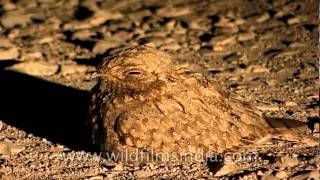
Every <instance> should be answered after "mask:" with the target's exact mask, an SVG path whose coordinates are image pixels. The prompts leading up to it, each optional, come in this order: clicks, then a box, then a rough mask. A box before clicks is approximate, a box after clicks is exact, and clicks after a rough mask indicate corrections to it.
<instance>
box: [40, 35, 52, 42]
mask: <svg viewBox="0 0 320 180" xmlns="http://www.w3.org/2000/svg"><path fill="white" fill-rule="evenodd" d="M52 41H54V38H53V37H52V36H45V37H43V38H42V39H40V40H39V41H38V42H39V44H46V43H47V44H48V43H51V42H52Z"/></svg>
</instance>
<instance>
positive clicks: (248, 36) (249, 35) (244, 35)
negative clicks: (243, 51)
mask: <svg viewBox="0 0 320 180" xmlns="http://www.w3.org/2000/svg"><path fill="white" fill-rule="evenodd" d="M255 37H256V34H255V33H253V32H248V33H240V34H239V35H238V41H240V42H244V41H250V40H253V39H254V38H255Z"/></svg>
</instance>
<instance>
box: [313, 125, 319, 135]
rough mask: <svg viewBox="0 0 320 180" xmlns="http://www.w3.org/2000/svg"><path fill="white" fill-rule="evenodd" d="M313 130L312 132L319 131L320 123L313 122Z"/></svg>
mask: <svg viewBox="0 0 320 180" xmlns="http://www.w3.org/2000/svg"><path fill="white" fill-rule="evenodd" d="M313 132H314V133H319V132H320V123H315V124H314V125H313Z"/></svg>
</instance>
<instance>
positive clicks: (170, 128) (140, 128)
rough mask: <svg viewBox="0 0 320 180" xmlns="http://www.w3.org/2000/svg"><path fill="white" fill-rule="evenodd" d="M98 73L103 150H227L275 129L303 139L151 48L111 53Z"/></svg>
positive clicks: (96, 101)
mask: <svg viewBox="0 0 320 180" xmlns="http://www.w3.org/2000/svg"><path fill="white" fill-rule="evenodd" d="M96 76H97V77H98V78H99V80H98V84H97V86H96V87H95V89H94V95H93V99H92V106H91V122H92V124H93V130H94V140H95V141H96V142H97V143H99V144H100V146H101V148H102V151H103V152H123V151H134V150H135V149H145V150H154V151H155V152H159V153H222V152H225V151H227V150H238V149H239V148H240V149H241V148H245V147H246V145H247V144H248V145H249V146H250V144H254V143H255V144H256V143H259V142H260V141H264V140H266V139H270V135H272V136H274V137H276V136H279V137H280V136H281V137H284V139H286V138H287V137H288V138H289V139H290V138H293V141H300V140H301V138H300V139H299V140H297V139H294V138H297V137H298V135H294V133H290V131H287V128H286V127H284V128H277V127H274V125H272V124H270V122H268V121H267V120H266V119H265V118H263V117H262V116H261V115H259V114H258V113H256V112H255V110H254V109H253V108H252V107H250V106H249V105H246V104H245V103H242V102H239V101H236V100H233V99H231V98H228V97H226V96H224V95H223V93H222V92H221V90H220V88H219V86H218V84H217V83H216V82H214V81H212V80H208V79H207V78H206V77H205V76H204V75H202V74H200V73H194V72H192V71H190V70H188V69H186V68H184V67H181V66H179V65H175V64H174V63H173V61H172V58H171V57H170V56H169V55H167V54H166V53H164V52H161V51H158V50H156V49H154V48H151V47H148V46H138V47H133V48H128V49H125V50H122V51H119V52H117V53H115V54H113V55H110V56H108V57H106V58H105V59H104V61H103V62H102V64H101V66H100V67H99V69H98V72H97V74H96ZM279 125H280V126H281V123H279ZM280 126H279V127H280ZM286 134H289V136H287V135H286ZM290 135H291V136H292V137H291V136H290ZM311 142H313V141H311Z"/></svg>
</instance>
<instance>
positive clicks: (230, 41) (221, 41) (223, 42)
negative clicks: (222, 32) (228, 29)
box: [211, 36, 237, 46]
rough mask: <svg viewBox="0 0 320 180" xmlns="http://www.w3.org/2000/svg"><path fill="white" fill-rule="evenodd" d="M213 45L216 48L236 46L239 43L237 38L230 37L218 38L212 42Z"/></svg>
mask: <svg viewBox="0 0 320 180" xmlns="http://www.w3.org/2000/svg"><path fill="white" fill-rule="evenodd" d="M211 43H212V44H213V45H214V46H227V45H234V44H236V43H237V41H236V36H229V37H221V36H220V37H216V38H213V39H212V40H211Z"/></svg>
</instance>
